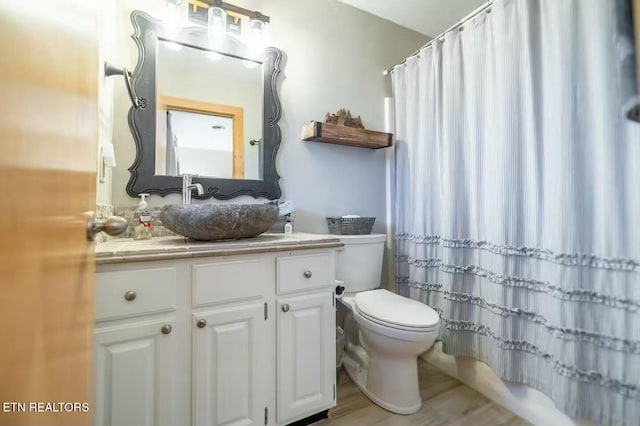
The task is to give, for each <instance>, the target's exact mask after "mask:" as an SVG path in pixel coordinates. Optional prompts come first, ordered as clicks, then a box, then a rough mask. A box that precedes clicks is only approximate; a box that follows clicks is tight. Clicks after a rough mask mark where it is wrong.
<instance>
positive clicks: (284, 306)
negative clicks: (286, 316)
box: [282, 303, 289, 312]
mask: <svg viewBox="0 0 640 426" xmlns="http://www.w3.org/2000/svg"><path fill="white" fill-rule="evenodd" d="M282 312H289V305H287V304H286V303H285V304H284V305H282Z"/></svg>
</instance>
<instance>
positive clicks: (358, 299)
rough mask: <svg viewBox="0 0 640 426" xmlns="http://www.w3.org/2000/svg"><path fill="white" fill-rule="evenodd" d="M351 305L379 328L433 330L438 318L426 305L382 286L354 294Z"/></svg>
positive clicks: (437, 326)
mask: <svg viewBox="0 0 640 426" xmlns="http://www.w3.org/2000/svg"><path fill="white" fill-rule="evenodd" d="M355 308H356V310H357V311H358V314H360V315H361V316H362V317H363V318H364V319H366V320H368V321H371V322H373V323H375V324H378V325H379V326H382V327H388V328H393V329H396V330H403V331H411V332H433V331H435V330H437V329H438V328H439V326H440V317H439V315H438V313H437V312H436V311H434V310H433V309H432V308H430V307H429V306H427V305H425V304H423V303H420V302H418V301H416V300H412V299H409V298H406V297H403V296H400V295H397V294H395V293H392V292H390V291H387V290H384V289H378V290H371V291H365V292H362V293H357V294H356V296H355Z"/></svg>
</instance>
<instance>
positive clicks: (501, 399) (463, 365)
mask: <svg viewBox="0 0 640 426" xmlns="http://www.w3.org/2000/svg"><path fill="white" fill-rule="evenodd" d="M420 358H422V359H424V360H425V361H427V362H428V363H430V364H432V365H433V366H435V367H436V368H438V369H439V370H442V371H443V372H444V373H446V374H448V375H450V376H453V377H455V378H456V379H458V380H460V381H461V382H463V383H464V384H466V385H468V386H469V387H472V388H473V389H475V390H477V391H478V392H480V393H481V394H483V395H484V396H486V397H487V398H489V399H490V400H492V401H493V402H495V403H497V404H500V405H502V406H503V407H505V408H506V409H507V410H509V411H511V412H513V413H515V414H517V415H518V416H520V417H522V418H523V419H525V420H527V421H529V422H531V423H533V424H534V425H545V426H546V425H553V426H587V425H589V424H590V423H588V422H582V421H581V422H577V421H575V420H573V419H572V418H570V417H569V416H567V415H566V414H564V413H563V412H562V411H560V410H558V409H557V408H556V407H555V405H554V403H553V401H552V400H551V399H550V398H549V397H548V396H546V395H545V394H543V393H542V392H540V391H538V390H536V389H534V388H532V387H530V386H526V385H522V384H519V383H513V382H507V381H504V380H502V379H501V378H500V377H498V376H497V375H496V374H495V373H494V372H493V371H492V370H491V369H490V368H489V366H488V365H487V364H485V363H483V362H481V361H478V360H476V359H473V358H468V357H454V356H451V355H447V354H445V353H444V352H442V343H441V342H437V343H436V344H435V345H434V347H433V348H432V349H431V350H430V351H428V352H425V353H424V354H422V355H420Z"/></svg>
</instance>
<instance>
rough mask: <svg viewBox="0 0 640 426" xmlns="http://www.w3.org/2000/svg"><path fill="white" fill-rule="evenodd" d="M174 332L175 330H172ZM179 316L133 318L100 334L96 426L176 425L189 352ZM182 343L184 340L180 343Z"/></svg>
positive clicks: (97, 356)
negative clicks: (181, 337)
mask: <svg viewBox="0 0 640 426" xmlns="http://www.w3.org/2000/svg"><path fill="white" fill-rule="evenodd" d="M169 327H171V328H169ZM174 327H175V317H171V318H166V319H153V320H148V319H146V318H145V317H142V318H135V319H131V320H130V321H129V322H127V323H125V324H120V325H117V326H111V327H110V326H107V327H100V328H99V329H98V330H96V396H95V409H94V410H93V411H94V425H95V426H175V425H177V424H180V423H181V422H180V421H178V420H177V417H176V414H177V411H179V410H177V407H176V405H177V404H178V403H179V401H180V397H181V395H177V391H176V388H177V382H178V377H177V376H178V375H183V374H185V372H179V371H178V370H177V369H176V365H182V364H181V363H178V358H179V357H180V356H181V355H182V354H184V350H182V348H180V347H178V345H177V344H176V342H177V341H176V339H175V333H176V332H180V330H177V331H174V330H173V328H174ZM178 341H179V340H178Z"/></svg>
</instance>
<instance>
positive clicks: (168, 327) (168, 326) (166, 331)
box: [160, 324, 173, 334]
mask: <svg viewBox="0 0 640 426" xmlns="http://www.w3.org/2000/svg"><path fill="white" fill-rule="evenodd" d="M172 330H173V327H171V324H165V325H163V326H162V328H161V329H160V331H162V334H169V333H171V331H172Z"/></svg>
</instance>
